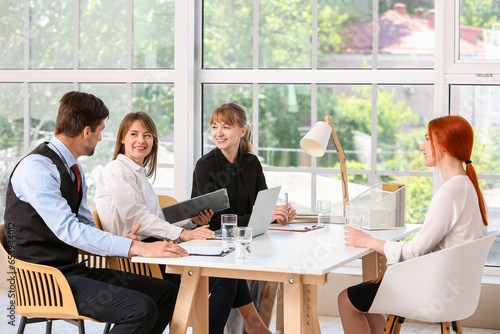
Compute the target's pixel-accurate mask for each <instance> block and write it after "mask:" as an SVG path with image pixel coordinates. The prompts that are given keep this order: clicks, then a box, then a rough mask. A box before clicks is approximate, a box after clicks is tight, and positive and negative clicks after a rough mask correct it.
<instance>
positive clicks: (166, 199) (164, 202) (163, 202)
mask: <svg viewBox="0 0 500 334" xmlns="http://www.w3.org/2000/svg"><path fill="white" fill-rule="evenodd" d="M158 202H160V208H164V207H166V206H169V205H172V204H177V203H179V201H177V200H176V199H175V198H173V197H172V196H168V195H158Z"/></svg>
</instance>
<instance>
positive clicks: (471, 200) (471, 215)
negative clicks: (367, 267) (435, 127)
mask: <svg viewBox="0 0 500 334" xmlns="http://www.w3.org/2000/svg"><path fill="white" fill-rule="evenodd" d="M486 234H487V228H486V226H484V224H483V220H482V218H481V211H480V210H479V204H478V199H477V193H476V189H475V188H474V185H473V184H472V182H471V180H470V179H469V177H468V176H467V175H458V176H454V177H452V178H451V179H449V180H448V181H446V182H445V183H444V184H443V185H442V186H441V187H440V188H439V189H438V191H437V192H436V193H435V194H434V196H433V197H432V200H431V203H430V205H429V209H428V211H427V214H426V215H425V220H424V224H423V226H422V228H421V229H420V231H419V232H418V233H417V234H416V235H415V237H414V238H413V240H412V241H411V242H410V243H404V242H395V241H387V242H386V243H385V246H384V252H385V256H386V258H387V264H393V263H396V262H399V261H404V260H408V259H411V258H414V257H418V256H421V255H424V254H427V253H430V252H435V251H438V250H441V249H444V248H449V247H453V246H457V245H460V244H463V243H464V242H467V241H472V240H475V239H479V238H481V237H484V236H486Z"/></svg>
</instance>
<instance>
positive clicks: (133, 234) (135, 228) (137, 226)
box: [124, 223, 141, 240]
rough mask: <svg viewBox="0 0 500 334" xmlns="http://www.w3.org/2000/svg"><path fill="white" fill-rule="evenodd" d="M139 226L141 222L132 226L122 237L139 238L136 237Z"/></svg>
mask: <svg viewBox="0 0 500 334" xmlns="http://www.w3.org/2000/svg"><path fill="white" fill-rule="evenodd" d="M140 228H141V223H137V224H136V225H135V226H134V228H133V229H132V231H130V232H129V233H127V234H125V235H124V237H125V238H129V239H132V240H139V238H138V237H137V235H136V234H137V232H138V231H139V229H140Z"/></svg>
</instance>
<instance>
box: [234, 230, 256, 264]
mask: <svg viewBox="0 0 500 334" xmlns="http://www.w3.org/2000/svg"><path fill="white" fill-rule="evenodd" d="M234 242H235V244H236V259H238V260H248V259H250V254H251V253H252V251H251V246H252V228H251V227H237V228H236V229H235V230H234Z"/></svg>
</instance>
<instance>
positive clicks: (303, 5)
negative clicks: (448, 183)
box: [0, 0, 500, 229]
mask: <svg viewBox="0 0 500 334" xmlns="http://www.w3.org/2000/svg"><path fill="white" fill-rule="evenodd" d="M193 4H194V6H193ZM0 9H1V12H2V13H6V14H5V15H2V16H1V17H0V29H1V31H2V32H5V33H3V34H1V35H0V128H1V129H2V136H1V141H2V144H3V148H2V154H1V155H0V175H1V176H2V178H1V180H0V200H1V199H2V198H4V196H5V187H6V184H7V180H8V175H9V174H10V171H11V170H12V168H13V166H14V165H15V163H16V162H17V161H18V160H19V159H20V158H21V157H22V156H24V155H25V154H26V153H28V152H29V150H30V149H32V148H33V147H34V146H35V145H36V144H37V143H39V142H40V141H42V140H46V139H48V138H50V137H51V136H52V133H53V130H54V122H55V115H56V113H57V106H58V100H59V98H60V97H61V96H62V94H64V93H65V92H66V91H69V90H83V91H87V92H90V93H94V94H96V95H97V96H99V97H101V98H102V99H103V100H104V102H105V103H106V104H107V105H108V107H109V108H110V111H111V116H110V119H109V120H108V122H107V124H106V130H105V132H104V133H103V141H102V142H101V143H99V145H98V148H97V150H96V153H95V155H94V156H93V157H89V158H85V159H83V162H82V163H83V165H84V170H85V172H86V173H85V174H86V176H87V179H88V181H89V184H90V185H91V193H90V196H89V200H90V202H91V207H92V205H93V204H92V202H93V193H92V191H94V190H92V189H93V187H94V182H93V180H94V179H95V178H96V177H97V175H98V173H99V170H100V168H101V167H102V166H103V165H104V164H105V163H107V162H108V161H109V159H111V157H112V153H113V148H114V141H115V136H116V130H117V128H118V125H119V122H120V120H121V118H122V117H123V115H124V114H125V113H127V112H130V111H139V110H144V111H146V112H148V113H150V114H151V115H152V116H153V118H154V119H155V121H156V123H157V125H158V129H159V132H160V142H161V148H160V161H159V162H160V165H159V170H158V174H157V176H156V179H155V182H154V185H153V186H154V187H156V189H157V191H158V192H159V193H165V194H171V195H175V196H176V197H177V198H178V199H179V200H182V199H185V198H187V197H188V196H189V194H190V190H191V189H190V185H191V175H192V170H193V168H194V164H195V162H196V161H197V159H198V158H199V157H200V156H201V155H202V154H204V153H206V152H208V151H209V150H211V149H212V148H213V147H214V146H213V143H212V140H211V138H210V133H209V128H208V118H209V116H210V113H211V111H212V110H213V109H214V108H215V107H216V106H218V105H220V104H221V103H223V102H228V101H234V102H237V103H239V104H241V105H243V106H244V107H245V108H246V109H247V111H248V114H249V119H250V122H251V125H252V130H253V139H252V140H253V144H254V148H255V151H256V154H257V155H258V156H259V158H260V159H261V162H262V164H263V166H264V171H265V174H266V178H267V182H268V185H269V186H274V185H281V186H282V193H284V192H288V193H289V194H290V200H291V202H292V204H293V205H294V206H295V207H297V208H298V210H299V211H310V210H313V208H314V203H315V202H316V200H317V199H331V200H332V201H333V202H334V211H335V214H336V215H340V214H341V213H342V199H341V188H340V178H339V176H340V170H339V160H338V157H337V155H336V152H335V148H334V147H333V145H332V143H330V146H329V148H328V152H327V154H326V155H325V156H323V157H321V158H318V159H316V158H311V157H310V156H308V155H306V154H305V153H304V152H303V151H302V150H301V149H300V148H299V141H300V139H301V138H302V136H303V135H304V134H305V133H306V131H307V130H308V129H309V128H310V127H311V126H312V125H313V124H314V123H315V122H316V121H318V120H322V119H323V117H324V116H325V115H330V116H332V118H333V122H334V125H335V127H336V130H337V132H338V134H339V137H340V141H341V144H342V147H343V149H344V151H345V154H346V156H347V159H348V160H347V167H348V174H349V178H348V180H349V190H350V197H351V198H353V197H354V196H356V195H357V194H359V193H360V192H361V191H363V190H364V189H366V188H367V187H369V186H371V185H374V184H375V183H378V182H382V181H383V182H398V183H403V184H405V185H407V186H408V189H407V195H408V197H407V208H408V210H407V216H406V218H407V222H410V223H415V222H422V221H423V218H424V215H425V212H426V209H427V205H428V202H429V200H430V198H431V197H432V193H433V192H434V191H435V190H436V189H437V187H438V186H439V185H440V181H439V178H435V177H433V176H434V173H435V172H434V171H433V170H430V169H427V168H424V167H423V166H422V161H423V158H422V156H421V154H420V152H419V145H420V143H421V141H422V140H423V136H424V134H425V131H426V124H427V122H428V121H429V120H430V119H432V118H434V117H437V116H443V115H448V114H460V115H463V116H464V117H466V118H467V119H468V120H469V121H470V122H471V124H473V126H474V129H475V131H476V134H477V143H476V147H475V151H474V157H473V161H474V165H475V166H476V168H477V171H478V175H479V178H480V180H481V186H482V187H483V190H484V194H485V198H486V201H487V204H488V214H489V219H490V223H491V229H498V228H500V227H499V224H500V223H499V219H500V218H499V217H500V212H499V211H498V208H499V204H498V203H497V202H498V200H497V199H498V198H500V188H499V185H498V183H499V181H500V171H499V170H498V168H496V166H497V165H498V158H499V157H498V153H497V152H498V149H497V147H498V145H499V143H498V139H497V138H498V134H497V132H498V122H500V120H499V119H500V116H499V110H498V107H497V106H498V105H499V102H500V101H498V96H499V95H500V91H499V88H498V87H500V79H499V78H500V66H499V62H500V57H499V56H498V54H499V51H498V50H500V46H499V45H500V42H499V41H500V39H499V35H500V25H499V24H500V3H499V0H442V1H435V0H398V1H396V0H276V1H262V0H234V1H226V0H190V1H185V0H117V1H112V2H109V1H98V0H79V1H73V0H47V1H45V0H44V1H41V0H33V1H28V0H24V1H13V0H4V1H2V2H1V3H0ZM175 11H177V12H175ZM374 27H377V29H374ZM174 74H175V75H174ZM174 128H175V129H176V131H174ZM174 176H175V177H174ZM0 211H3V207H0ZM0 213H1V212H0Z"/></svg>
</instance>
